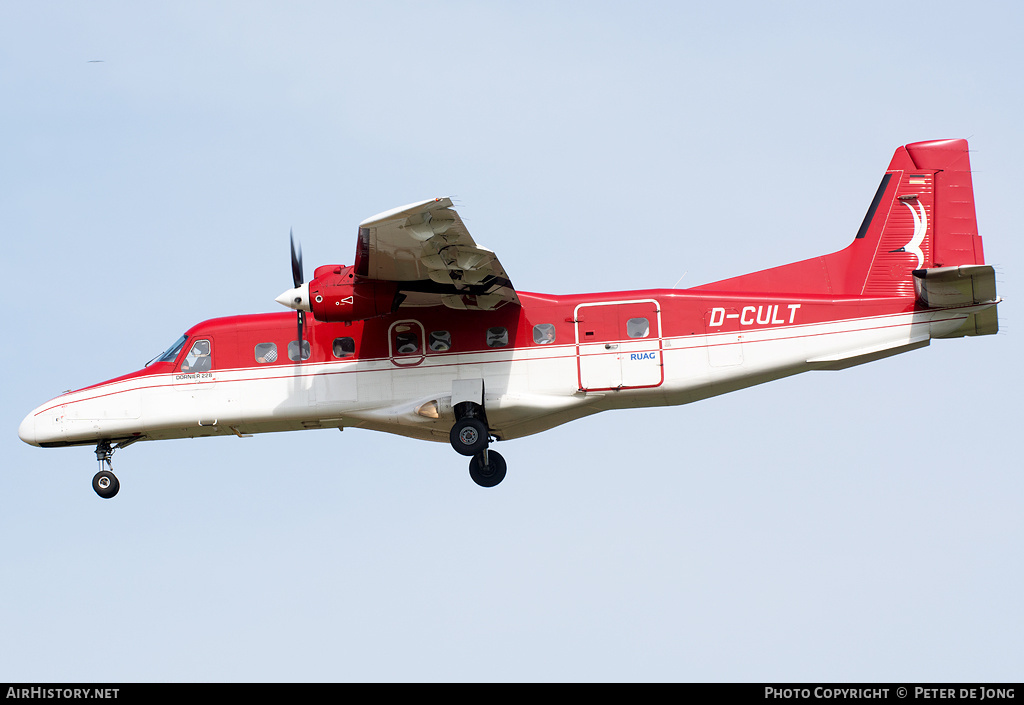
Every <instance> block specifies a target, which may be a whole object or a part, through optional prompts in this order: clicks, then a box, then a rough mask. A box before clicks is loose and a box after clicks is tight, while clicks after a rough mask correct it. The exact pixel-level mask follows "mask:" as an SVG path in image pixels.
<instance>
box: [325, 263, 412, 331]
mask: <svg viewBox="0 0 1024 705" xmlns="http://www.w3.org/2000/svg"><path fill="white" fill-rule="evenodd" d="M309 299H310V306H311V308H312V312H313V317H314V318H316V320H318V321H361V320H363V319H365V318H375V317H377V316H384V315H387V314H389V313H393V312H394V311H395V310H396V309H397V308H398V305H399V304H400V303H401V297H400V296H399V294H398V285H397V284H395V283H394V282H383V281H372V280H365V279H356V278H355V273H354V271H353V268H352V267H341V266H337V265H328V266H324V267H317V269H316V272H315V275H314V277H313V278H312V279H311V280H310V282H309Z"/></svg>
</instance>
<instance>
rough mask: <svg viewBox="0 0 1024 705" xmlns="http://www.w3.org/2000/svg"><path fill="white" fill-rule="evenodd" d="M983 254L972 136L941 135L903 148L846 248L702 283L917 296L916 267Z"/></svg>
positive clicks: (963, 261)
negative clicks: (969, 141)
mask: <svg viewBox="0 0 1024 705" xmlns="http://www.w3.org/2000/svg"><path fill="white" fill-rule="evenodd" d="M984 261H985V259H984V255H983V253H982V246H981V238H980V237H979V236H978V224H977V220H976V219H975V214H974V189H973V186H972V183H971V165H970V159H969V157H968V154H967V140H935V141H931V142H915V143H913V144H908V145H906V146H905V147H900V148H899V149H897V150H896V153H895V154H894V155H893V157H892V161H891V162H890V163H889V168H888V169H887V170H886V172H885V175H884V176H883V177H882V183H881V184H879V186H878V190H877V191H876V192H875V197H874V198H873V199H872V201H871V205H870V207H869V208H868V211H867V214H866V215H865V216H864V221H863V222H862V223H861V226H860V229H859V230H858V231H857V236H856V237H855V238H854V241H853V243H852V244H851V245H850V246H849V247H847V248H846V249H844V250H840V251H839V252H835V253H833V254H830V255H824V256H822V257H815V258H813V259H808V260H804V261H802V262H794V263H793V264H787V265H783V266H781V267H774V268H772V269H766V270H763V271H761V272H755V273H753V274H747V275H744V276H740V277H734V278H732V279H726V280H723V281H720V282H716V283H714V284H705V285H703V286H699V287H696V289H698V290H705V291H746V292H761V293H780V294H781V293H789V294H830V295H839V296H879V297H889V296H908V297H913V296H915V286H914V283H915V277H914V275H913V273H914V272H915V271H919V270H923V269H931V268H936V267H951V266H957V265H970V264H983V263H984Z"/></svg>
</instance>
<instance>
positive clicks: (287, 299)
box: [275, 230, 312, 362]
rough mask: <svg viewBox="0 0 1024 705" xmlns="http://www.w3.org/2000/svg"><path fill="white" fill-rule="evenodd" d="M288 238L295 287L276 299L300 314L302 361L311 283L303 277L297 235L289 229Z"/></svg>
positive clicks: (300, 355)
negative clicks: (303, 336) (304, 329)
mask: <svg viewBox="0 0 1024 705" xmlns="http://www.w3.org/2000/svg"><path fill="white" fill-rule="evenodd" d="M288 240H289V241H290V243H291V249H292V284H293V285H294V288H292V289H289V290H288V291H286V292H284V293H283V294H281V295H280V296H278V297H277V298H276V299H275V301H277V302H278V303H279V304H281V305H282V306H287V307H288V308H293V309H295V311H296V312H297V313H298V314H299V321H298V327H299V351H298V354H297V355H296V358H297V361H298V362H302V329H303V327H304V326H305V323H306V312H307V311H310V310H312V309H311V308H310V304H309V284H307V283H305V282H304V281H303V277H302V246H301V245H300V246H299V248H298V251H297V252H296V249H295V235H294V234H293V233H292V232H291V231H290V230H289V231H288Z"/></svg>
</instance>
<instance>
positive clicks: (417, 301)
mask: <svg viewBox="0 0 1024 705" xmlns="http://www.w3.org/2000/svg"><path fill="white" fill-rule="evenodd" d="M355 270H356V274H357V276H359V277H361V278H363V279H376V280H382V281H393V282H396V283H398V285H399V290H400V291H402V292H403V293H405V294H406V295H407V296H406V299H405V302H404V303H403V304H402V305H403V306H438V305H444V306H448V307H449V308H458V309H469V310H484V311H491V310H494V309H495V308H498V307H500V306H504V305H506V304H515V305H518V304H519V297H518V296H517V295H516V292H515V288H514V287H513V286H512V282H510V281H509V279H508V275H507V274H506V273H505V270H504V268H503V267H502V266H501V263H500V262H499V261H498V258H497V256H496V255H495V254H494V252H492V251H491V250H489V249H487V248H486V247H482V246H480V245H478V244H477V243H476V242H475V241H474V240H473V238H472V237H471V236H470V234H469V231H468V230H467V229H466V226H465V224H464V223H463V222H462V218H461V217H459V214H458V213H457V212H456V211H455V209H454V208H452V202H451V199H449V198H435V199H431V200H428V201H420V202H418V203H412V204H409V205H407V206H401V207H399V208H393V209H391V210H389V211H385V212H383V213H379V214H377V215H375V216H373V217H371V218H367V219H366V220H364V221H363V222H362V223H360V224H359V246H358V248H357V251H356V266H355Z"/></svg>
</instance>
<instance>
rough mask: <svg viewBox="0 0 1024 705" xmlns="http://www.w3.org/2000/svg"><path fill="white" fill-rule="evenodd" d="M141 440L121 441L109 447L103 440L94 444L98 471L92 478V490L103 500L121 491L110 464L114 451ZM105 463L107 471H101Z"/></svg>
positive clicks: (107, 442)
mask: <svg viewBox="0 0 1024 705" xmlns="http://www.w3.org/2000/svg"><path fill="white" fill-rule="evenodd" d="M141 440H142V439H141V438H131V439H129V440H127V441H121V442H120V443H118V444H116V445H113V446H112V445H110V441H107V440H103V441H100V442H99V443H97V444H96V460H97V462H99V464H100V471H99V472H98V473H96V474H95V475H94V476H93V478H92V488H93V489H94V490H96V494H98V495H99V496H100V497H102V498H103V499H110V498H111V497H113V496H114V495H116V494H117V491H118V490H119V489H121V483H120V482H118V480H117V476H116V475H115V474H114V465H113V463H111V458H113V457H114V451H115V450H118V449H119V448H124V447H125V446H130V445H131V444H132V443H134V442H135V441H141ZM104 463H106V465H107V469H106V470H104V469H103V464H104Z"/></svg>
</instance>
